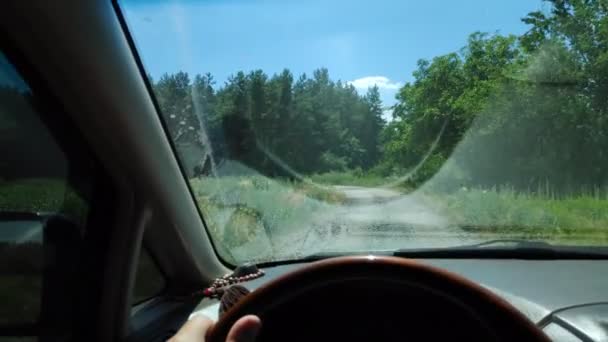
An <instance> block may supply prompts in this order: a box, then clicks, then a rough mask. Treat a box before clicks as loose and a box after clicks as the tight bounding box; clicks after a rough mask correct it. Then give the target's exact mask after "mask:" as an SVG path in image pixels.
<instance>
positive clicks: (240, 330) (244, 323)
mask: <svg viewBox="0 0 608 342" xmlns="http://www.w3.org/2000/svg"><path fill="white" fill-rule="evenodd" d="M261 327H262V322H261V321H260V319H259V318H258V317H257V316H253V315H248V316H244V317H242V318H240V319H239V320H238V321H236V322H235V323H234V325H233V326H232V328H230V331H229V332H228V336H227V337H226V342H254V341H255V338H256V336H257V335H258V333H259V332H260V328H261Z"/></svg>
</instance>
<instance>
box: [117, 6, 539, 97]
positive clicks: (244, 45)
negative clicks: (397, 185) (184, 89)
mask: <svg viewBox="0 0 608 342" xmlns="http://www.w3.org/2000/svg"><path fill="white" fill-rule="evenodd" d="M121 6H122V8H123V10H124V11H125V13H126V17H127V22H128V25H129V27H130V30H131V31H132V34H133V36H134V38H135V42H136V45H137V47H138V49H139V50H140V53H141V55H142V58H143V62H144V65H145V67H146V69H147V71H148V73H150V74H151V75H152V76H153V77H154V78H155V79H158V78H159V77H160V76H161V75H162V74H163V73H166V72H169V73H171V72H176V71H179V70H183V71H187V72H188V73H190V74H197V73H206V72H210V73H211V74H213V75H214V77H215V78H216V80H217V81H218V84H220V85H221V84H223V83H224V81H225V80H226V79H227V78H228V77H229V75H231V74H234V73H235V72H237V71H240V70H243V71H250V70H253V69H262V70H264V71H265V72H266V73H268V74H273V73H277V72H280V71H281V70H282V69H283V68H289V69H290V70H291V71H292V72H293V73H294V75H296V77H297V76H298V75H299V74H301V73H303V72H306V73H307V74H311V73H312V71H313V70H314V69H316V68H319V67H326V68H328V69H329V73H330V76H331V77H332V79H334V80H337V79H340V80H343V81H348V82H352V84H354V85H355V86H356V87H357V89H360V90H361V91H363V92H364V91H365V90H366V89H367V87H369V86H371V85H373V84H376V85H378V86H379V88H380V90H381V95H382V99H383V101H384V103H385V105H387V106H388V105H391V104H393V103H394V96H395V93H396V91H397V89H398V88H399V87H400V86H402V85H403V84H404V83H405V82H408V81H411V80H412V71H414V70H415V69H416V62H417V61H418V60H419V59H421V58H426V59H429V58H432V57H434V56H437V55H441V54H445V53H448V52H453V51H458V50H459V49H460V48H461V47H463V46H464V45H465V43H466V39H467V36H468V35H469V34H470V33H472V32H474V31H482V32H491V33H492V32H499V33H501V34H509V33H514V34H521V33H523V32H525V31H526V26H525V25H524V24H523V23H521V21H520V18H522V17H523V16H525V14H526V13H528V12H530V11H533V10H538V9H542V8H543V5H542V3H541V1H540V0H458V1H457V0H417V1H409V0H373V1H359V0H349V1H330V0H312V1H291V0H269V1H246V0H224V1H220V0H202V1H191V0H188V1H158V0H152V1H136V0H126V1H121Z"/></svg>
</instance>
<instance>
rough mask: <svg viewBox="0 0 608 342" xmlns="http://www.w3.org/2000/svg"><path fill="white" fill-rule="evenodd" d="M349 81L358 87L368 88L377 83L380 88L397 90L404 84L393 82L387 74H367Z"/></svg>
mask: <svg viewBox="0 0 608 342" xmlns="http://www.w3.org/2000/svg"><path fill="white" fill-rule="evenodd" d="M348 83H349V84H352V85H353V86H354V87H355V88H357V89H368V88H370V87H373V86H374V85H376V86H377V87H378V88H379V89H390V90H397V89H399V88H401V87H402V86H403V84H401V82H393V81H391V80H390V79H389V78H388V77H385V76H366V77H361V78H358V79H356V80H354V81H350V82H348Z"/></svg>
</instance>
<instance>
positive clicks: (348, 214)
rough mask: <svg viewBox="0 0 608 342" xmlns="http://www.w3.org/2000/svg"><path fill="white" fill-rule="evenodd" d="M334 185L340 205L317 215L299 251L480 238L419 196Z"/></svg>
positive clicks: (449, 242) (447, 242)
mask: <svg viewBox="0 0 608 342" xmlns="http://www.w3.org/2000/svg"><path fill="white" fill-rule="evenodd" d="M335 188H336V190H339V191H341V192H343V193H344V194H345V196H346V202H345V204H344V205H342V206H336V207H332V208H331V209H329V210H327V211H326V212H323V213H318V215H317V217H315V218H314V224H313V225H312V227H311V228H310V229H309V230H308V232H307V234H306V236H305V237H304V240H303V241H301V242H300V243H301V245H300V248H299V250H300V252H301V253H303V254H308V253H314V252H321V251H357V250H393V249H397V248H420V247H447V246H455V245H462V244H466V243H472V242H476V241H478V240H479V239H476V238H475V236H472V235H471V234H468V233H466V232H464V231H462V230H461V229H459V228H456V227H453V226H450V223H449V219H448V218H446V217H443V216H442V214H441V212H440V210H439V209H438V208H437V207H436V206H434V205H433V204H432V203H431V202H430V201H429V200H428V199H427V198H425V197H424V196H423V195H419V194H416V193H411V194H401V193H399V192H398V191H395V190H392V189H386V188H366V187H358V186H336V187H335Z"/></svg>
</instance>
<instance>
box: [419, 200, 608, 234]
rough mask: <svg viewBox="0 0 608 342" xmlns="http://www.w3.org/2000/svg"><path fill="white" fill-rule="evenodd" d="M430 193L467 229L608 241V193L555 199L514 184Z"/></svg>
mask: <svg viewBox="0 0 608 342" xmlns="http://www.w3.org/2000/svg"><path fill="white" fill-rule="evenodd" d="M425 196H426V197H427V198H428V199H429V201H432V202H433V203H435V204H439V207H440V210H441V211H443V213H444V214H445V215H447V217H448V218H449V220H450V222H453V223H454V224H455V225H457V226H459V227H461V228H462V229H463V230H465V231H468V232H475V233H478V234H501V235H505V236H509V237H519V238H536V239H546V240H553V241H559V242H571V243H581V244H606V243H607V242H608V197H607V196H606V194H601V193H600V192H599V191H595V192H593V193H588V194H581V195H578V196H567V197H561V198H559V197H556V196H554V195H551V194H550V193H546V194H543V193H536V194H532V193H522V192H518V191H515V190H512V189H509V188H494V189H490V190H486V189H461V190H458V191H456V192H453V193H445V194H441V193H433V192H427V193H425Z"/></svg>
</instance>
